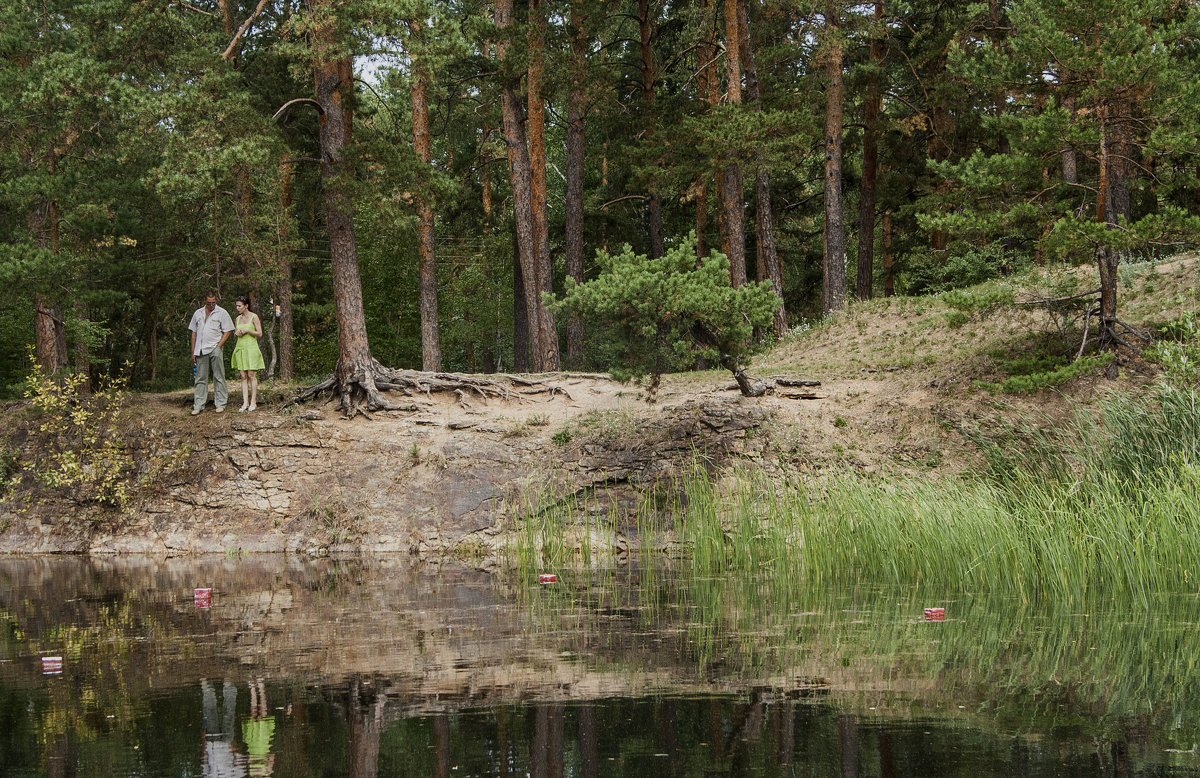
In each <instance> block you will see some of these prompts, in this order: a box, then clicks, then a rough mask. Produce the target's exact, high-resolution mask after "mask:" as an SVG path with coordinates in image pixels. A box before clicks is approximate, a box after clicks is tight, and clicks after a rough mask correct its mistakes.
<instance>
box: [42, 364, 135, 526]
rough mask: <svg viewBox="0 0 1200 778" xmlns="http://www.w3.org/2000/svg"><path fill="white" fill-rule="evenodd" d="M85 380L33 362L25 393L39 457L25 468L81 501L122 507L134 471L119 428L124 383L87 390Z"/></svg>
mask: <svg viewBox="0 0 1200 778" xmlns="http://www.w3.org/2000/svg"><path fill="white" fill-rule="evenodd" d="M85 381H86V376H83V375H80V374H72V375H66V376H61V377H56V376H51V375H48V374H47V373H46V372H45V371H43V370H42V369H41V368H40V367H37V366H35V368H34V369H33V371H32V372H31V373H30V376H29V378H28V379H27V381H26V388H25V396H26V398H28V400H29V403H30V405H31V406H32V408H33V409H34V411H35V412H36V413H37V417H36V419H37V421H38V422H39V423H38V426H37V432H38V433H39V436H40V440H39V443H38V451H39V452H40V454H41V457H42V458H41V459H40V460H38V461H31V462H27V463H25V465H24V471H25V472H26V473H28V474H29V475H31V476H32V477H33V478H34V479H35V480H36V481H38V482H39V483H40V484H42V485H43V486H46V487H48V488H49V489H51V490H53V491H55V492H57V493H59V494H61V495H63V496H65V497H66V498H67V499H70V500H71V501H73V502H75V503H78V504H80V505H97V506H100V507H102V508H110V509H115V510H122V509H124V508H125V507H127V506H128V504H129V500H130V496H131V495H130V484H131V482H132V480H133V475H134V473H133V462H132V460H131V458H130V456H129V455H128V453H127V452H126V442H125V439H124V437H123V435H122V431H121V423H122V420H123V418H124V413H123V408H122V406H123V404H124V401H125V386H124V383H123V382H122V381H114V382H112V383H110V384H109V385H107V386H105V387H103V388H102V389H100V390H99V391H96V392H93V393H92V394H87V393H85V392H84V391H83V389H84V386H85Z"/></svg>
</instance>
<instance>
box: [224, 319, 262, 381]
mask: <svg viewBox="0 0 1200 778" xmlns="http://www.w3.org/2000/svg"><path fill="white" fill-rule="evenodd" d="M239 318H240V317H239ZM253 332H254V322H250V323H249V324H242V323H240V322H237V323H235V326H234V329H233V334H234V335H237V336H238V339H237V345H235V346H234V347H233V358H232V359H231V364H232V365H233V369H234V370H262V369H264V368H265V367H266V366H267V363H266V362H263V356H262V351H260V350H259V348H258V338H256V337H254V335H253V334H251V333H253Z"/></svg>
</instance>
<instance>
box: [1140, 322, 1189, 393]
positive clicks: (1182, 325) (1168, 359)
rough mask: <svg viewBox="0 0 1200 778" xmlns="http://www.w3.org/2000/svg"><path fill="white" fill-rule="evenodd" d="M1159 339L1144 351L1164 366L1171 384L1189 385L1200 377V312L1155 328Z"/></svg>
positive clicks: (1182, 386)
mask: <svg viewBox="0 0 1200 778" xmlns="http://www.w3.org/2000/svg"><path fill="white" fill-rule="evenodd" d="M1152 331H1153V332H1154V334H1155V336H1156V337H1157V338H1158V340H1157V341H1156V342H1155V343H1154V345H1152V346H1151V347H1150V348H1148V349H1146V350H1145V351H1144V352H1143V355H1144V356H1145V357H1146V360H1147V361H1149V362H1154V363H1156V364H1158V365H1160V366H1161V367H1162V369H1163V372H1164V374H1165V378H1166V381H1167V383H1168V384H1169V385H1172V386H1176V387H1180V388H1186V387H1188V386H1194V385H1195V384H1196V381H1197V379H1200V317H1198V316H1197V313H1196V311H1187V312H1185V313H1184V314H1183V315H1182V316H1180V317H1178V318H1176V319H1172V320H1171V321H1168V322H1165V323H1163V324H1159V325H1157V326H1155V327H1153V328H1152Z"/></svg>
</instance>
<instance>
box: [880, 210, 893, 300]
mask: <svg viewBox="0 0 1200 778" xmlns="http://www.w3.org/2000/svg"><path fill="white" fill-rule="evenodd" d="M882 229H883V296H884V297H895V296H896V277H895V274H894V273H893V272H892V212H891V211H884V212H883V226H882Z"/></svg>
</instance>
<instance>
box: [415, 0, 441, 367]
mask: <svg viewBox="0 0 1200 778" xmlns="http://www.w3.org/2000/svg"><path fill="white" fill-rule="evenodd" d="M408 29H409V31H410V32H411V33H412V39H413V43H412V48H413V49H416V48H417V47H418V46H421V45H422V41H423V40H424V34H423V33H424V29H423V23H422V22H421V21H418V20H416V19H413V20H410V21H409V23H408ZM410 62H411V66H412V88H411V90H410V91H411V95H412V125H413V150H414V151H415V152H416V153H417V158H418V159H419V160H421V164H422V165H424V166H425V170H424V171H422V175H424V173H426V172H428V170H429V166H430V164H431V163H432V161H433V151H432V146H431V142H430V137H429V102H428V92H429V73H428V71H427V70H426V68H425V63H424V60H423V59H422V58H421V56H420V55H419V54H417V53H415V51H414V52H413V53H411V54H410ZM431 197H432V195H431V193H430V190H429V186H428V184H427V183H423V184H420V185H418V187H417V277H418V283H417V285H418V288H419V295H418V296H419V297H420V300H421V369H422V370H428V371H432V372H440V371H441V369H442V350H441V344H440V340H439V337H438V295H437V265H436V259H435V256H434V243H433V205H432V203H431Z"/></svg>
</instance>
